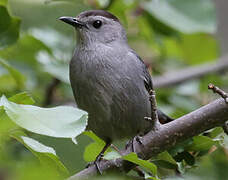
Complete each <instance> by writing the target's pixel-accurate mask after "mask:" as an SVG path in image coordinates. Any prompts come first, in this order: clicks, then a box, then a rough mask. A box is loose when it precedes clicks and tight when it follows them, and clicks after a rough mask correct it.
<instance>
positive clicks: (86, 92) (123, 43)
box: [60, 10, 169, 161]
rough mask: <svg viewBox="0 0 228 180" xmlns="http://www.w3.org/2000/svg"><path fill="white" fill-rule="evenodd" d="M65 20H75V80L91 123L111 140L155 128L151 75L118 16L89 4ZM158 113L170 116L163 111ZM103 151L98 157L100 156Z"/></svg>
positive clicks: (75, 89) (80, 102) (76, 93)
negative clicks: (147, 119) (88, 8)
mask: <svg viewBox="0 0 228 180" xmlns="http://www.w3.org/2000/svg"><path fill="white" fill-rule="evenodd" d="M60 20H62V21H64V22H66V23H68V24H70V25H72V26H74V27H75V28H76V30H77V35H78V41H77V48H76V50H75V52H74V56H73V58H72V60H71V62H70V81H71V86H72V89H73V93H74V97H75V100H76V103H77V104H78V106H79V108H81V109H84V110H86V111H87V112H88V113H89V120H88V129H90V130H92V131H93V132H94V133H95V134H96V135H98V136H99V137H100V138H102V139H103V140H104V141H105V142H106V146H105V147H104V149H103V151H102V153H103V152H104V151H105V150H106V148H107V147H108V146H109V145H110V143H111V142H112V141H113V140H115V139H121V138H131V137H134V136H135V135H137V134H138V133H141V132H147V131H149V130H150V129H151V128H153V126H154V123H151V122H148V121H146V120H145V119H144V117H149V116H151V105H150V101H149V93H148V91H149V90H150V89H152V88H153V87H152V86H153V85H152V80H151V76H150V74H149V73H148V71H147V69H146V66H145V64H144V63H143V61H142V60H141V59H140V57H139V56H138V55H137V54H136V53H135V52H134V51H133V50H132V49H131V48H130V47H129V46H128V43H127V37H126V33H125V30H124V28H123V26H122V25H121V23H120V21H119V20H118V18H117V17H116V16H114V15H113V14H111V13H109V12H107V11H103V10H90V11H85V12H82V13H80V14H79V15H78V16H77V17H76V18H73V17H61V18H60ZM158 115H159V118H161V119H169V118H168V117H167V116H165V115H164V114H163V113H162V112H161V111H159V112H158ZM99 159H100V156H99V157H98V158H97V159H96V161H98V160H99Z"/></svg>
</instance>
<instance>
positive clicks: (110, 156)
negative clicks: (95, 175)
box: [104, 151, 121, 160]
mask: <svg viewBox="0 0 228 180" xmlns="http://www.w3.org/2000/svg"><path fill="white" fill-rule="evenodd" d="M117 158H121V155H120V154H119V153H118V152H116V151H111V152H108V153H107V154H106V155H105V156H104V159H107V160H112V159H117Z"/></svg>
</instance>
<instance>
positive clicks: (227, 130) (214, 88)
mask: <svg viewBox="0 0 228 180" xmlns="http://www.w3.org/2000/svg"><path fill="white" fill-rule="evenodd" d="M208 89H211V90H212V91H213V92H214V93H217V94H218V95H220V96H221V97H222V98H223V99H224V100H225V102H226V103H228V94H227V93H226V92H224V91H223V90H222V89H220V88H219V87H217V86H215V85H214V84H211V83H210V84H209V85H208ZM222 128H223V130H224V132H225V133H226V134H227V135H228V122H225V123H224V125H223V126H222Z"/></svg>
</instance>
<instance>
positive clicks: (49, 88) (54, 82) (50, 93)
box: [43, 78, 61, 106]
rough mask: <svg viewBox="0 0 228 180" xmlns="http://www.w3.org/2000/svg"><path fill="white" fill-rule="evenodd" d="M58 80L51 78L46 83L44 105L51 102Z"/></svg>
mask: <svg viewBox="0 0 228 180" xmlns="http://www.w3.org/2000/svg"><path fill="white" fill-rule="evenodd" d="M60 82H61V81H60V80H59V79H56V78H53V79H52V81H51V83H50V84H48V86H47V89H46V92H45V100H44V104H43V105H44V106H48V105H50V104H52V102H53V99H54V93H55V91H56V88H57V86H58V85H59V84H60Z"/></svg>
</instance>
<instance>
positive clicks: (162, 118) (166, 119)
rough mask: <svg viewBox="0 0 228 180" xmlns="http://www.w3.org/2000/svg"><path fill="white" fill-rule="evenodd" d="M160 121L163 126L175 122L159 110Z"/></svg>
mask: <svg viewBox="0 0 228 180" xmlns="http://www.w3.org/2000/svg"><path fill="white" fill-rule="evenodd" d="M158 119H159V121H160V123H161V124H166V123H169V122H171V121H173V120H174V119H173V118H171V117H169V116H167V115H166V114H165V113H163V112H162V111H161V110H159V109H158Z"/></svg>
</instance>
